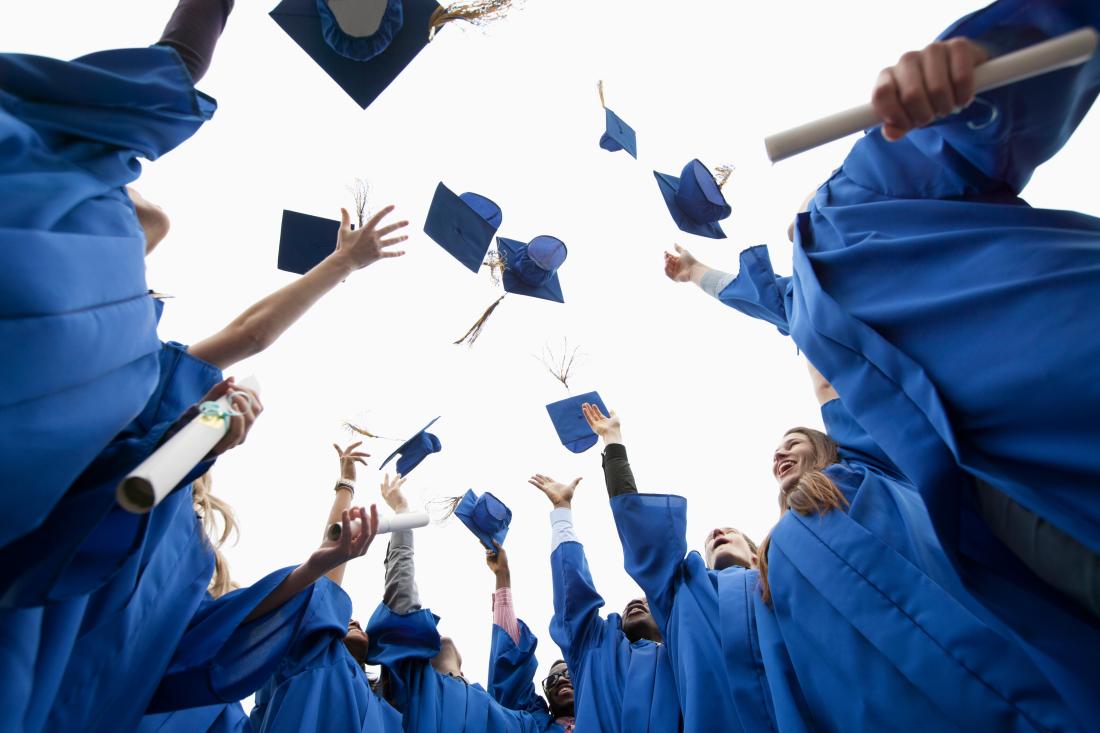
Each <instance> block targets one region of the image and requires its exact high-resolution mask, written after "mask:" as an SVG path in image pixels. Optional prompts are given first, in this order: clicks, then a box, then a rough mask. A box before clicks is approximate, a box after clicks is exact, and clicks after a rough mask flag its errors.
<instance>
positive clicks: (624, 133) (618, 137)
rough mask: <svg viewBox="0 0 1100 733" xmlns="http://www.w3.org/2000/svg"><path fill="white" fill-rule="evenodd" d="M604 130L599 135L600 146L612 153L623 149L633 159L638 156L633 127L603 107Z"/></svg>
mask: <svg viewBox="0 0 1100 733" xmlns="http://www.w3.org/2000/svg"><path fill="white" fill-rule="evenodd" d="M603 111H604V117H605V118H606V120H605V123H604V124H605V125H606V127H605V132H604V134H603V135H602V136H601V137H600V147H601V148H603V149H604V150H607V151H610V152H612V153H614V152H615V151H616V150H625V151H626V152H628V153H630V155H631V157H632V158H634V159H635V160H636V159H637V158H638V136H637V135H636V134H635V133H634V128H633V127H631V126H630V125H628V124H626V123H625V122H623V120H622V118H621V117H619V116H618V115H617V114H615V113H614V112H612V111H611V110H610V109H608V108H607V107H604V110H603Z"/></svg>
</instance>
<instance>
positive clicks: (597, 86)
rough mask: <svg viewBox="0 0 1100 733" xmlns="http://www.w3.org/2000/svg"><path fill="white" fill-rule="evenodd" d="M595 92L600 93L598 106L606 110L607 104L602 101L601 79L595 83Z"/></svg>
mask: <svg viewBox="0 0 1100 733" xmlns="http://www.w3.org/2000/svg"><path fill="white" fill-rule="evenodd" d="M596 91H597V92H599V93H600V106H601V107H603V108H604V109H607V102H605V101H604V99H603V79H600V80H599V81H598V82H596Z"/></svg>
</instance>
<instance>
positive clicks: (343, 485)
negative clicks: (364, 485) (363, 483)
mask: <svg viewBox="0 0 1100 733" xmlns="http://www.w3.org/2000/svg"><path fill="white" fill-rule="evenodd" d="M333 490H334V491H350V492H351V495H352V496H355V477H354V476H352V477H351V478H347V477H344V478H340V479H337V481H336V487H335V488H334V489H333Z"/></svg>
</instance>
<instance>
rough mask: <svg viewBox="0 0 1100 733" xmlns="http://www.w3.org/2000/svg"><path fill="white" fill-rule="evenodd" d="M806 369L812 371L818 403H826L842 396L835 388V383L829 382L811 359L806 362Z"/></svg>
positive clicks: (811, 375) (811, 380) (811, 376)
mask: <svg viewBox="0 0 1100 733" xmlns="http://www.w3.org/2000/svg"><path fill="white" fill-rule="evenodd" d="M806 369H807V370H809V372H810V383H811V384H812V385H813V388H814V396H815V397H817V404H819V405H824V404H825V403H826V402H831V401H832V400H835V399H837V398H839V397H840V395H838V394H837V392H836V390H835V389H833V385H831V384H829V382H828V380H826V379H825V377H823V376H822V375H821V372H819V371H818V370H817V369H816V368H815V367H814V365H813V364H811V363H810V362H809V361H807V362H806Z"/></svg>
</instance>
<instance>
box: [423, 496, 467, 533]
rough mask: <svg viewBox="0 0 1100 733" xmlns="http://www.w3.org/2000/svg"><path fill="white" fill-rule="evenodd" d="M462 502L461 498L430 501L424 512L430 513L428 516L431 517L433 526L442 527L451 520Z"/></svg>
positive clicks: (450, 497)
mask: <svg viewBox="0 0 1100 733" xmlns="http://www.w3.org/2000/svg"><path fill="white" fill-rule="evenodd" d="M460 501H462V497H461V496H444V497H440V498H438V499H429V500H428V501H427V502H426V503H425V504H424V510H425V511H427V512H428V516H429V517H431V520H432V524H435V525H437V526H438V525H441V524H443V523H444V522H446V521H447V520H448V519H450V518H451V516H452V515H454V513H455V509H457V508H458V503H459V502H460Z"/></svg>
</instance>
